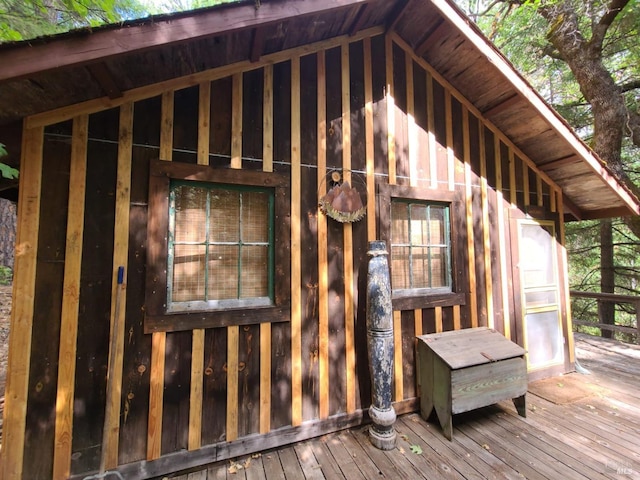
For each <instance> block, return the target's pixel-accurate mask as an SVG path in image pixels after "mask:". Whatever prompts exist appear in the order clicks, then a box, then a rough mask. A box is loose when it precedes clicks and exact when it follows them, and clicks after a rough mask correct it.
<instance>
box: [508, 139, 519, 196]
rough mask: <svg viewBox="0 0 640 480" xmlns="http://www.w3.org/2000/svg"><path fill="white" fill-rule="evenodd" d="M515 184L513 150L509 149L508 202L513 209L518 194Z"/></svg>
mask: <svg viewBox="0 0 640 480" xmlns="http://www.w3.org/2000/svg"><path fill="white" fill-rule="evenodd" d="M517 188H518V187H517V183H516V158H515V154H514V153H513V148H511V147H509V202H511V206H513V207H515V206H516V205H517V204H518V192H517Z"/></svg>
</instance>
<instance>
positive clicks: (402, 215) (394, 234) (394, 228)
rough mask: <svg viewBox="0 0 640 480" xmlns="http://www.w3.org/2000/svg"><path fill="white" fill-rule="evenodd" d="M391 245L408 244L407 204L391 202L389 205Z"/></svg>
mask: <svg viewBox="0 0 640 480" xmlns="http://www.w3.org/2000/svg"><path fill="white" fill-rule="evenodd" d="M391 243H392V244H396V245H397V244H403V245H406V244H408V243H409V204H407V203H404V202H393V203H392V204H391Z"/></svg>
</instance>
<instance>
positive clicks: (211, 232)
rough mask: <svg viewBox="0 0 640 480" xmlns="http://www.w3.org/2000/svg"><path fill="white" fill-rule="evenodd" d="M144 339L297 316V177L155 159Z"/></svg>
mask: <svg viewBox="0 0 640 480" xmlns="http://www.w3.org/2000/svg"><path fill="white" fill-rule="evenodd" d="M149 173H150V175H149V208H148V221H147V262H146V269H147V272H146V273H147V275H146V294H145V320H144V329H145V332H146V333H152V332H158V331H165V332H169V331H179V330H193V329H200V328H214V327H224V326H229V325H253V324H258V323H266V322H287V321H289V320H290V318H291V301H290V298H291V297H290V294H291V284H290V275H288V272H289V271H290V265H291V257H290V254H289V248H290V246H289V245H290V238H291V233H290V229H289V217H290V206H291V199H290V196H289V184H290V179H289V178H288V177H287V176H284V175H281V174H278V173H275V172H260V171H255V170H240V169H238V170H235V169H223V168H214V167H211V166H205V165H193V164H187V163H180V162H166V161H162V160H155V161H152V162H151V164H150V172H149Z"/></svg>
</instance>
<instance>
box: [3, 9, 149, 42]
mask: <svg viewBox="0 0 640 480" xmlns="http://www.w3.org/2000/svg"><path fill="white" fill-rule="evenodd" d="M143 15H146V10H145V9H144V8H143V7H142V5H141V4H140V3H139V2H138V0H0V42H7V41H15V40H26V39H30V38H35V37H39V36H43V35H52V34H55V33H61V32H66V31H68V30H72V29H75V28H82V27H87V28H90V27H95V26H98V25H102V24H105V23H114V22H119V21H122V20H126V19H130V18H136V17H140V16H143Z"/></svg>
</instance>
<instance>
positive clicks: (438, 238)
mask: <svg viewBox="0 0 640 480" xmlns="http://www.w3.org/2000/svg"><path fill="white" fill-rule="evenodd" d="M447 208H448V207H444V206H441V205H431V211H430V215H431V221H430V222H429V235H430V237H429V238H430V239H431V245H444V244H445V243H446V239H445V223H446V211H447Z"/></svg>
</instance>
